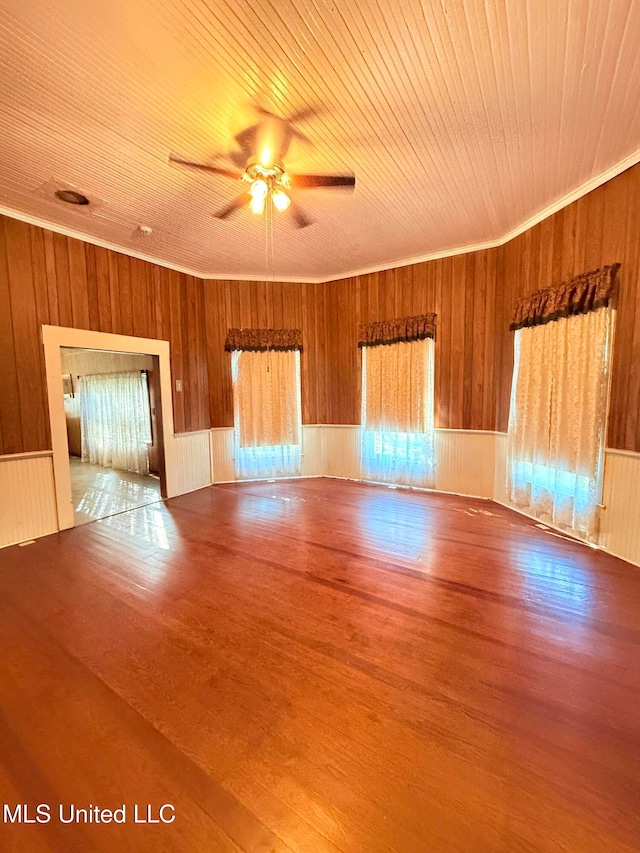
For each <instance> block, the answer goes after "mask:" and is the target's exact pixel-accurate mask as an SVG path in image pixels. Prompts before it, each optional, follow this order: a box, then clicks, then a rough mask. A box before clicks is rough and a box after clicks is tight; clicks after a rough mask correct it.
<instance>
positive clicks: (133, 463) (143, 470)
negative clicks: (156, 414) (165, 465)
mask: <svg viewBox="0 0 640 853" xmlns="http://www.w3.org/2000/svg"><path fill="white" fill-rule="evenodd" d="M78 394H79V396H80V418H81V428H82V461H83V462H91V463H92V464H94V465H102V466H103V467H104V468H118V469H120V470H122V471H134V472H135V473H136V474H148V473H149V450H148V445H149V443H150V442H151V414H150V410H149V391H148V387H147V375H146V373H145V372H141V371H139V370H137V371H134V372H131V373H106V374H101V375H99V376H81V377H80V379H79V381H78Z"/></svg>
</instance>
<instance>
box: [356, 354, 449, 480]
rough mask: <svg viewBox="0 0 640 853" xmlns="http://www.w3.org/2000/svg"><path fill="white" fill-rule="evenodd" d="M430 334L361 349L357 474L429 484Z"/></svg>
mask: <svg viewBox="0 0 640 853" xmlns="http://www.w3.org/2000/svg"><path fill="white" fill-rule="evenodd" d="M433 363H434V342H433V339H432V338H425V339H423V340H417V341H400V342H398V343H390V344H381V345H379V346H363V348H362V448H361V467H362V474H363V476H364V477H365V478H366V479H368V480H373V481H378V482H384V483H398V484H403V485H411V486H422V487H428V486H432V485H433V470H434V442H433V374H434V370H433Z"/></svg>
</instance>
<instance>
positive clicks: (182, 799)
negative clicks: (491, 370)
mask: <svg viewBox="0 0 640 853" xmlns="http://www.w3.org/2000/svg"><path fill="white" fill-rule="evenodd" d="M639 605H640V571H639V570H638V569H636V568H634V567H633V566H630V565H628V564H625V563H623V562H621V561H619V560H616V559H615V558H612V557H609V556H607V555H604V554H602V553H600V552H597V551H594V550H591V549H588V548H586V547H583V546H581V545H579V544H577V543H575V542H572V541H570V540H568V539H566V538H563V537H559V536H555V535H552V534H551V533H549V532H544V531H542V530H540V529H539V528H538V527H536V526H535V524H534V523H533V522H529V521H528V520H526V519H523V518H520V517H519V516H517V515H515V514H514V513H511V512H510V511H508V510H506V509H503V508H501V507H498V506H496V505H495V504H491V503H488V502H483V501H474V500H468V499H463V498H457V497H451V496H446V495H427V494H420V493H415V492H407V491H400V490H397V491H392V490H388V489H385V488H381V487H375V486H366V485H362V484H357V483H351V482H342V481H335V480H299V481H290V482H286V483H283V482H280V483H252V484H237V485H228V486H217V487H213V488H210V489H204V490H202V491H199V492H194V493H192V494H189V495H185V496H183V497H180V498H176V499H174V500H171V501H168V502H167V503H165V504H163V503H158V504H153V505H151V506H147V507H143V508H141V509H136V510H133V511H131V512H127V513H124V514H121V515H117V516H114V517H112V518H109V519H106V520H104V521H100V522H97V523H96V524H91V525H87V526H85V527H82V528H77V529H74V530H69V531H65V532H64V533H61V534H56V535H54V536H50V537H48V538H45V539H41V540H39V541H38V542H36V543H35V544H33V545H30V546H27V547H23V548H21V547H13V548H9V549H6V550H4V551H2V552H0V638H1V639H0V756H1V758H2V761H1V763H0V800H1V801H2V802H4V803H8V804H10V805H11V806H12V807H13V805H14V804H16V803H28V804H30V805H31V806H32V807H33V806H35V804H38V803H44V804H50V805H52V819H51V822H50V823H48V824H33V825H17V824H14V825H8V824H6V823H5V824H4V825H2V824H0V849H1V850H2V851H5V850H8V851H29V853H32V851H40V850H58V851H62V850H64V851H65V853H66V851H72V850H78V851H93V850H96V851H114V850H118V851H136V853H139V851H147V850H148V851H154V853H155V851H172V853H175V851H178V853H182V851H185V853H187V851H188V853H192V851H216V853H217V851H238V850H243V851H298V853H325V851H326V852H327V853H328V851H331V853H336V851H343V853H355V852H356V851H357V853H378V851H380V853H382V851H385V853H388V851H397V853H425V851H474V853H477V851H482V853H485V851H558V850H566V851H633V850H638V849H639V847H640V809H639V807H638V804H639V803H640V708H639V702H638V696H639V695H640V694H639V691H640V655H639V651H640V606H639ZM59 803H62V804H63V805H64V806H65V809H66V810H67V811H66V814H68V807H69V804H75V805H76V806H77V807H79V808H87V807H88V806H89V805H90V804H91V805H98V806H99V807H100V808H108V809H114V808H117V807H119V806H121V805H122V804H123V803H125V804H126V806H127V823H126V824H124V825H115V824H113V823H111V824H108V825H107V824H100V825H95V824H94V825H88V824H77V825H75V824H74V825H65V824H60V823H59V822H58V813H57V809H58V804H59ZM136 803H137V804H139V805H141V806H142V807H143V813H145V814H146V811H144V810H145V809H146V804H151V806H152V807H153V809H155V810H157V809H158V808H159V807H160V806H161V805H162V804H164V803H169V804H172V805H173V806H174V807H175V815H176V817H175V821H174V822H173V823H171V824H167V825H163V824H153V825H145V824H135V823H133V814H132V813H133V807H134V804H136ZM154 814H155V812H154ZM167 814H168V813H167Z"/></svg>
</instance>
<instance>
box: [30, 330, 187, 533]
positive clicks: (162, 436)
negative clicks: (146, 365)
mask: <svg viewBox="0 0 640 853" xmlns="http://www.w3.org/2000/svg"><path fill="white" fill-rule="evenodd" d="M42 343H43V346H44V360H45V369H46V377H47V401H48V404H49V423H50V426H51V447H52V451H53V476H54V485H55V491H56V508H57V512H58V529H59V530H67V529H68V528H70V527H75V523H76V521H75V514H74V503H73V499H72V490H71V470H70V464H69V439H68V433H67V422H66V421H67V419H66V414H65V406H64V403H65V398H64V393H71V392H70V391H69V389H68V387H67V388H66V389H65V388H64V387H63V388H61V382H62V375H63V372H65V371H63V369H62V350H63V349H64V348H70V349H84V350H92V351H107V352H110V353H125V354H127V355H132V354H135V355H142V356H146V357H149V356H151V357H152V358H153V373H152V382H151V387H152V388H153V390H154V403H153V404H152V405H153V407H154V408H155V410H156V426H157V450H158V460H157V467H158V470H159V474H160V494H161V496H162V498H171V497H175V496H176V495H178V494H180V493H181V492H180V473H179V465H180V462H179V458H178V454H177V447H176V442H175V441H174V432H173V409H172V399H171V363H170V348H169V342H168V341H161V340H157V339H155V338H137V337H133V336H132V335H116V334H113V333H111V332H94V331H90V330H88V329H69V328H65V327H63V326H46V325H43V326H42Z"/></svg>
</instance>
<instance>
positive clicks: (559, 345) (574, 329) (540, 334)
mask: <svg viewBox="0 0 640 853" xmlns="http://www.w3.org/2000/svg"><path fill="white" fill-rule="evenodd" d="M613 316H614V314H613V310H612V309H611V308H606V307H604V308H599V309H598V310H596V311H589V312H588V313H586V314H577V315H575V316H569V317H565V318H563V319H558V320H553V321H551V322H547V323H545V324H543V325H536V326H531V327H529V328H522V329H519V330H518V331H516V332H515V364H514V376H513V385H512V391H511V409H510V416H509V434H508V439H507V448H508V460H507V462H508V464H507V471H508V489H509V495H510V500H511V501H512V502H513V503H514V504H515V505H516V506H518V507H520V508H521V509H523V510H524V511H525V512H528V513H530V514H532V515H534V516H536V517H537V518H539V519H540V520H541V521H546V522H549V523H552V524H554V525H557V526H559V527H562V528H564V529H567V530H568V531H574V532H576V533H578V534H580V535H581V536H583V537H584V538H587V539H591V540H594V539H595V538H596V535H597V505H598V503H599V502H600V491H601V479H602V478H601V473H602V472H601V465H602V455H603V449H604V436H605V419H606V408H607V390H608V374H609V358H610V351H611V337H612V326H613Z"/></svg>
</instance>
